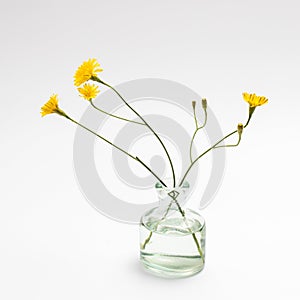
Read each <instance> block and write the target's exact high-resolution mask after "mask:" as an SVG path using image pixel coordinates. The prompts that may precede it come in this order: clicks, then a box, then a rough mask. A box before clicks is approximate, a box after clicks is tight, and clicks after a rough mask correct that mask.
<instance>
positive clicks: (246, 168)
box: [0, 0, 300, 300]
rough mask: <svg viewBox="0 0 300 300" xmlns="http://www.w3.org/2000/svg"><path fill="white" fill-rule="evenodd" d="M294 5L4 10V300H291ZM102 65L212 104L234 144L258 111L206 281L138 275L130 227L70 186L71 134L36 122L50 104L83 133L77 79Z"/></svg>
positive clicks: (0, 248) (237, 163)
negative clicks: (81, 69) (89, 63)
mask: <svg viewBox="0 0 300 300" xmlns="http://www.w3.org/2000/svg"><path fill="white" fill-rule="evenodd" d="M299 9H300V7H299V2H298V1H296V0H285V1H281V0H278V1H277V0H275V1H266V0H260V1H258V0H253V1H237V0H235V1H234V0H231V1H221V0H219V1H216V0H211V1H202V0H201V1H196V0H195V1H177V0H176V1H174V0H173V1H158V0H152V1H137V0H136V1H133V0H132V1H102V0H97V1H93V0H87V1H76V0H75V1H74V0H73V1H66V0H60V1H57V0H54V1H37V0H29V1H9V2H8V1H7V2H3V3H2V4H1V10H0V35H1V56H0V66H1V70H0V74H1V75H0V76H1V80H0V82H1V119H0V125H1V126H0V136H1V148H0V154H1V155H0V166H1V173H0V176H1V178H0V185H1V189H0V195H1V204H0V205H1V206H0V298H1V299H5V300H10V299H31V300H33V299H43V300H46V299H73V300H75V299H89V300H92V299H101V298H107V299H155V298H156V299H160V298H162V295H166V296H167V297H168V298H170V299H187V298H198V299H255V298H256V299H266V298H268V299H274V300H275V299H299V297H300V288H299V287H298V286H297V283H299V267H300V263H299V253H300V237H299V225H300V221H299V208H300V205H299V203H300V199H299V193H298V190H299V188H298V182H299V179H298V178H299V129H300V128H299V122H298V116H299V112H300V111H299V108H300V105H299V88H298V87H299V69H300V59H299V55H300V54H299V53H300V40H299V36H300V35H299V29H300V20H299ZM89 57H96V58H97V59H99V61H100V62H101V64H102V67H103V68H104V70H105V71H104V73H103V74H105V75H103V76H105V77H104V78H105V79H106V80H107V81H108V82H110V83H112V84H118V83H120V82H123V81H127V80H131V79H136V78H145V77H155V78H166V79H170V80H174V81H178V82H181V83H183V84H185V85H187V86H189V87H190V88H192V89H193V90H195V91H196V92H198V93H199V94H200V95H202V96H206V97H207V98H208V99H209V105H210V107H211V108H212V109H213V110H214V112H215V114H216V115H217V117H218V119H219V122H220V124H221V126H222V128H223V130H224V132H228V130H231V129H232V127H233V126H236V122H237V121H241V120H244V119H245V118H246V116H247V106H246V105H245V103H244V102H243V100H242V98H241V93H242V92H244V91H248V92H256V93H257V94H258V95H265V96H267V97H268V98H269V104H268V105H266V106H263V107H260V108H258V109H257V111H256V112H255V115H254V120H253V123H252V124H251V127H250V126H249V128H247V129H249V130H247V132H246V133H245V135H244V138H243V142H242V144H241V146H240V147H239V148H238V149H233V150H230V151H228V153H227V170H226V174H225V178H224V181H223V185H222V188H221V189H220V190H219V193H218V194H217V196H216V199H215V200H214V202H213V203H212V204H211V205H210V206H209V207H208V208H207V209H206V210H204V211H203V212H202V214H203V216H204V217H205V219H206V221H207V263H206V267H205V270H204V271H203V272H202V273H201V274H199V275H197V276H194V277H191V278H187V279H183V280H164V279H160V278H155V277H152V276H150V275H147V274H145V273H144V272H143V271H142V270H141V269H140V267H139V264H138V227H137V226H134V225H126V224H121V223H117V222H114V221H112V220H110V219H108V218H106V217H104V216H102V215H101V214H99V213H98V212H96V211H95V210H94V209H93V208H92V207H91V206H90V205H89V204H88V203H87V202H86V200H85V199H84V197H83V196H82V194H81V192H80V191H79V188H78V186H77V184H76V180H75V178H74V174H73V166H72V164H73V163H72V146H73V137H74V132H75V128H74V127H73V126H72V125H71V124H69V123H66V122H65V120H63V119H62V118H58V117H54V116H49V117H47V118H44V119H41V117H40V115H39V109H40V106H41V105H42V104H43V103H44V102H46V101H47V100H48V98H49V96H50V95H51V94H52V93H53V92H55V93H58V94H59V95H60V96H61V99H62V101H61V105H62V106H63V107H64V109H65V110H66V111H68V112H72V115H73V116H74V117H76V118H79V117H80V116H81V114H82V113H83V112H84V110H85V108H86V105H87V103H85V102H84V101H83V100H80V99H79V98H78V96H77V92H76V90H75V88H74V87H73V83H72V76H73V73H74V71H75V70H76V68H77V66H78V65H79V64H81V62H82V61H84V60H86V59H87V58H89Z"/></svg>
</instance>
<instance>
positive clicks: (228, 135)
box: [179, 110, 254, 186]
mask: <svg viewBox="0 0 300 300" xmlns="http://www.w3.org/2000/svg"><path fill="white" fill-rule="evenodd" d="M253 111H254V110H253ZM253 111H252V113H251V112H250V113H249V117H248V120H247V122H246V125H245V126H244V128H246V127H247V126H248V124H249V122H250V119H251V117H252V114H253ZM235 133H237V130H235V131H232V132H231V133H229V134H227V135H226V136H225V137H223V138H222V139H220V140H219V141H218V142H216V143H215V144H214V145H213V146H211V147H210V148H208V149H207V150H206V151H204V152H203V153H202V154H201V155H199V156H198V157H197V158H196V159H195V160H194V161H193V162H192V163H191V164H190V166H189V167H188V169H187V170H186V172H185V173H184V175H183V178H182V179H181V181H180V183H179V186H181V185H182V184H183V182H184V180H185V178H186V176H187V175H188V173H189V172H190V170H191V168H192V167H193V166H194V165H195V163H196V162H197V161H198V160H199V159H200V158H201V157H202V156H204V155H205V154H206V153H208V152H209V151H210V150H212V149H213V148H215V147H216V146H217V145H218V144H220V143H221V142H223V141H224V140H225V139H227V138H229V137H230V136H232V135H233V134H235Z"/></svg>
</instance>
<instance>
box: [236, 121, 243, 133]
mask: <svg viewBox="0 0 300 300" xmlns="http://www.w3.org/2000/svg"><path fill="white" fill-rule="evenodd" d="M243 129H244V125H243V124H242V123H239V124H238V126H237V132H238V134H239V135H241V134H242V132H243Z"/></svg>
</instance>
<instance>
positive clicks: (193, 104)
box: [192, 101, 196, 109]
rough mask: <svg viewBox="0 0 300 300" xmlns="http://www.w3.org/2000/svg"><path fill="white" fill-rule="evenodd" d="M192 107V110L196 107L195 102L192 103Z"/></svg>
mask: <svg viewBox="0 0 300 300" xmlns="http://www.w3.org/2000/svg"><path fill="white" fill-rule="evenodd" d="M192 106H193V109H195V107H196V101H192Z"/></svg>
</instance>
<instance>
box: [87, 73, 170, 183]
mask: <svg viewBox="0 0 300 300" xmlns="http://www.w3.org/2000/svg"><path fill="white" fill-rule="evenodd" d="M91 80H94V81H97V82H99V83H102V84H103V85H106V86H107V87H109V88H111V89H112V90H113V91H114V92H115V93H116V94H117V95H118V96H119V97H120V99H121V100H122V101H123V102H124V103H125V105H126V106H127V107H128V108H129V109H130V110H132V111H133V112H134V113H135V114H136V115H137V116H138V117H139V118H140V119H141V120H142V121H143V122H144V124H145V125H146V126H147V127H148V128H149V130H150V131H151V132H152V133H153V134H154V136H155V137H156V138H157V139H158V141H159V143H160V144H161V145H162V147H163V149H164V151H165V153H166V155H167V157H168V160H169V163H170V167H171V170H172V177H173V187H175V186H176V178H175V171H174V166H173V163H172V160H171V157H170V155H169V152H168V150H167V148H166V146H165V145H164V143H163V142H162V140H161V139H160V137H159V136H158V135H157V133H156V132H155V131H154V130H153V129H152V127H151V126H150V125H149V124H148V123H147V122H146V121H145V119H144V118H143V117H142V116H141V115H140V114H139V113H138V112H137V111H136V110H135V109H134V108H133V107H131V106H130V105H129V104H128V103H127V101H126V100H125V99H124V98H123V97H122V95H121V94H120V93H119V92H118V91H117V90H116V89H115V88H114V87H112V86H111V85H109V84H108V83H106V82H104V81H102V80H100V79H99V78H98V77H96V76H93V77H91Z"/></svg>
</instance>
